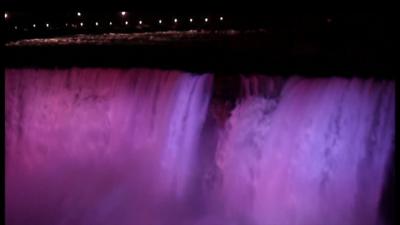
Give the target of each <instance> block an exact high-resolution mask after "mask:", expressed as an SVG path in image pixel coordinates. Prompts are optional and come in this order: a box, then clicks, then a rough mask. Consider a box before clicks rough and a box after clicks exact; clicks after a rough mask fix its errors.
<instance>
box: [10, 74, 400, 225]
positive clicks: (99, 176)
mask: <svg viewBox="0 0 400 225" xmlns="http://www.w3.org/2000/svg"><path fill="white" fill-rule="evenodd" d="M213 79H215V78H213V76H212V75H209V74H203V75H194V74H190V73H185V72H181V71H163V70H148V69H132V70H122V69H121V70H119V69H75V68H73V69H68V70H42V69H40V70H35V69H7V70H6V82H5V88H6V92H5V93H6V96H5V97H6V99H5V100H6V102H5V103H6V139H5V141H6V151H5V156H6V174H5V175H6V224H9V225H14V224H15V225H19V224H40V225H47V224H49V225H50V224H51V225H64V224H74V225H103V224H104V225H105V224H118V225H125V224H126V225H128V224H138V225H142V224H143V225H144V224H146V225H180V224H182V225H184V224H189V225H217V224H232V225H275V224H279V225H284V224H299V225H314V224H315V225H317V224H332V225H335V224H344V225H345V224H349V225H358V224H367V225H368V224H371V225H372V224H380V220H379V215H378V207H379V201H380V196H381V192H382V187H383V183H384V178H385V174H386V167H387V164H388V162H389V160H390V155H391V152H392V151H393V149H394V141H393V140H394V117H395V113H394V100H395V96H394V89H395V87H394V83H393V82H391V81H376V80H364V79H344V78H324V79H322V78H318V79H317V78H313V79H304V78H301V77H291V78H289V79H284V78H280V77H266V76H249V77H243V78H242V80H241V84H242V88H241V90H240V93H241V97H240V98H239V99H237V103H236V106H235V108H234V109H233V110H232V111H231V112H230V116H229V118H228V119H227V120H226V121H222V122H221V121H219V122H221V123H218V119H217V118H218V116H217V115H215V112H216V111H215V107H216V106H215V105H214V104H210V103H211V101H210V100H211V98H212V93H213V89H212V88H213V86H212V84H213ZM238 91H239V90H238ZM216 102H218V101H216ZM221 124H222V125H221Z"/></svg>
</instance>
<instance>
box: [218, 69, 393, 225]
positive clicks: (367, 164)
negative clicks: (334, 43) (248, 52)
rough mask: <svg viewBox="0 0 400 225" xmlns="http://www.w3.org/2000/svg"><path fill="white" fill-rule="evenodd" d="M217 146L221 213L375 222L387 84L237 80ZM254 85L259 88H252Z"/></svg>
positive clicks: (386, 139)
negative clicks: (236, 98)
mask: <svg viewBox="0 0 400 225" xmlns="http://www.w3.org/2000/svg"><path fill="white" fill-rule="evenodd" d="M242 84H243V86H244V87H243V90H245V91H244V93H245V96H244V97H243V99H241V101H240V103H239V104H238V105H237V106H236V108H235V109H234V110H233V112H232V116H231V117H230V118H229V121H228V128H227V130H226V133H225V135H224V138H221V141H220V143H219V148H218V156H219V157H218V165H219V168H220V169H221V171H222V174H223V185H222V191H221V195H223V196H224V197H223V199H224V200H223V201H224V202H225V213H226V214H227V217H228V218H230V219H231V220H232V221H242V222H243V224H271V225H272V224H280V225H284V224H306V225H313V224H332V225H335V224H343V225H345V224H378V223H379V219H378V215H377V212H378V206H379V200H380V196H381V191H382V184H383V182H384V181H383V178H384V177H385V176H384V174H385V172H386V170H385V169H386V166H387V162H388V158H389V156H390V155H391V152H392V150H393V148H394V146H393V144H394V116H395V113H394V84H393V83H392V82H388V81H381V82H377V81H373V80H366V81H363V80H360V79H340V78H330V79H309V80H307V79H302V78H300V77H294V78H290V79H289V80H287V81H286V83H285V85H284V86H283V88H282V90H281V91H280V95H276V93H277V91H278V93H279V89H280V88H281V84H282V82H281V79H265V78H264V77H257V76H254V77H250V78H244V79H243V80H242ZM260 87H264V88H262V89H260Z"/></svg>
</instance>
